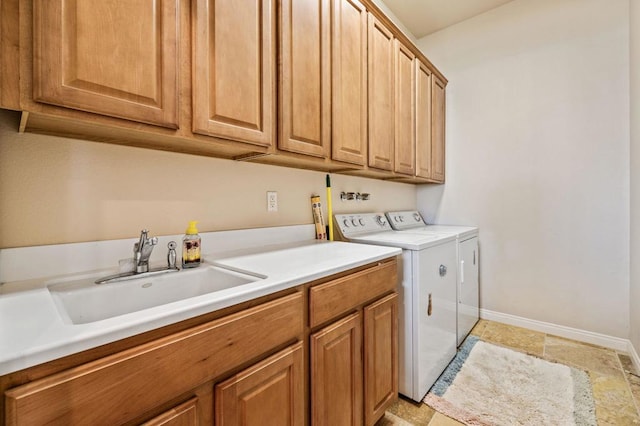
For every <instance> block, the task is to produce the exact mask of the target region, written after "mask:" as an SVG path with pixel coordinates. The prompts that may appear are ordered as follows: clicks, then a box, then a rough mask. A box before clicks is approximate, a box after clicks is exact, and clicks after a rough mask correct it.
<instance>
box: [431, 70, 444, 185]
mask: <svg viewBox="0 0 640 426" xmlns="http://www.w3.org/2000/svg"><path fill="white" fill-rule="evenodd" d="M445 91H446V83H445V82H444V81H443V80H442V79H440V78H438V76H436V75H433V76H432V79H431V104H432V106H431V177H432V179H433V180H434V181H435V182H438V183H444V171H445V167H444V161H445V99H446V98H445Z"/></svg>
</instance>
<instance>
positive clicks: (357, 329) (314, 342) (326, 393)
mask: <svg viewBox="0 0 640 426" xmlns="http://www.w3.org/2000/svg"><path fill="white" fill-rule="evenodd" d="M361 322H362V316H361V314H359V313H354V314H352V315H349V316H348V317H346V318H344V319H342V320H340V321H337V322H336V323H334V324H332V325H330V326H328V327H325V328H323V329H322V330H320V331H318V332H317V333H315V334H312V335H311V424H312V425H314V426H320V425H327V426H337V425H352V426H360V425H361V424H362V324H361Z"/></svg>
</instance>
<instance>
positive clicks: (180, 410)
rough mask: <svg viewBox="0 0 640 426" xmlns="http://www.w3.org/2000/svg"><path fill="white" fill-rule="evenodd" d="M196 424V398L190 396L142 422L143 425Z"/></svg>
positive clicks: (173, 425)
mask: <svg viewBox="0 0 640 426" xmlns="http://www.w3.org/2000/svg"><path fill="white" fill-rule="evenodd" d="M198 424H199V422H198V398H192V399H190V400H189V401H187V402H185V403H183V404H180V405H178V406H177V407H174V408H172V409H171V410H169V411H167V412H165V413H162V414H160V415H159V416H158V417H155V418H153V419H151V420H149V421H148V422H145V423H143V426H197V425H198Z"/></svg>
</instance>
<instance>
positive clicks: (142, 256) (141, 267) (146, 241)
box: [133, 229, 158, 274]
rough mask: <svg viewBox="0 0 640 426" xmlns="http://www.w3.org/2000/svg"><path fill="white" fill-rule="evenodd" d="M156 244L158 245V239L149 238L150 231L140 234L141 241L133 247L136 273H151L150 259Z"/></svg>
mask: <svg viewBox="0 0 640 426" xmlns="http://www.w3.org/2000/svg"><path fill="white" fill-rule="evenodd" d="M156 244H158V237H152V238H149V231H147V230H146V229H143V230H142V231H141V232H140V241H138V242H137V243H135V244H134V245H133V261H134V262H135V266H136V273H138V274H139V273H141V272H149V257H150V256H151V252H152V251H153V247H154V246H155V245H156Z"/></svg>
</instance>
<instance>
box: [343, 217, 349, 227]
mask: <svg viewBox="0 0 640 426" xmlns="http://www.w3.org/2000/svg"><path fill="white" fill-rule="evenodd" d="M342 223H344V227H345V228H348V227H349V219H345V220H343V221H342Z"/></svg>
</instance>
